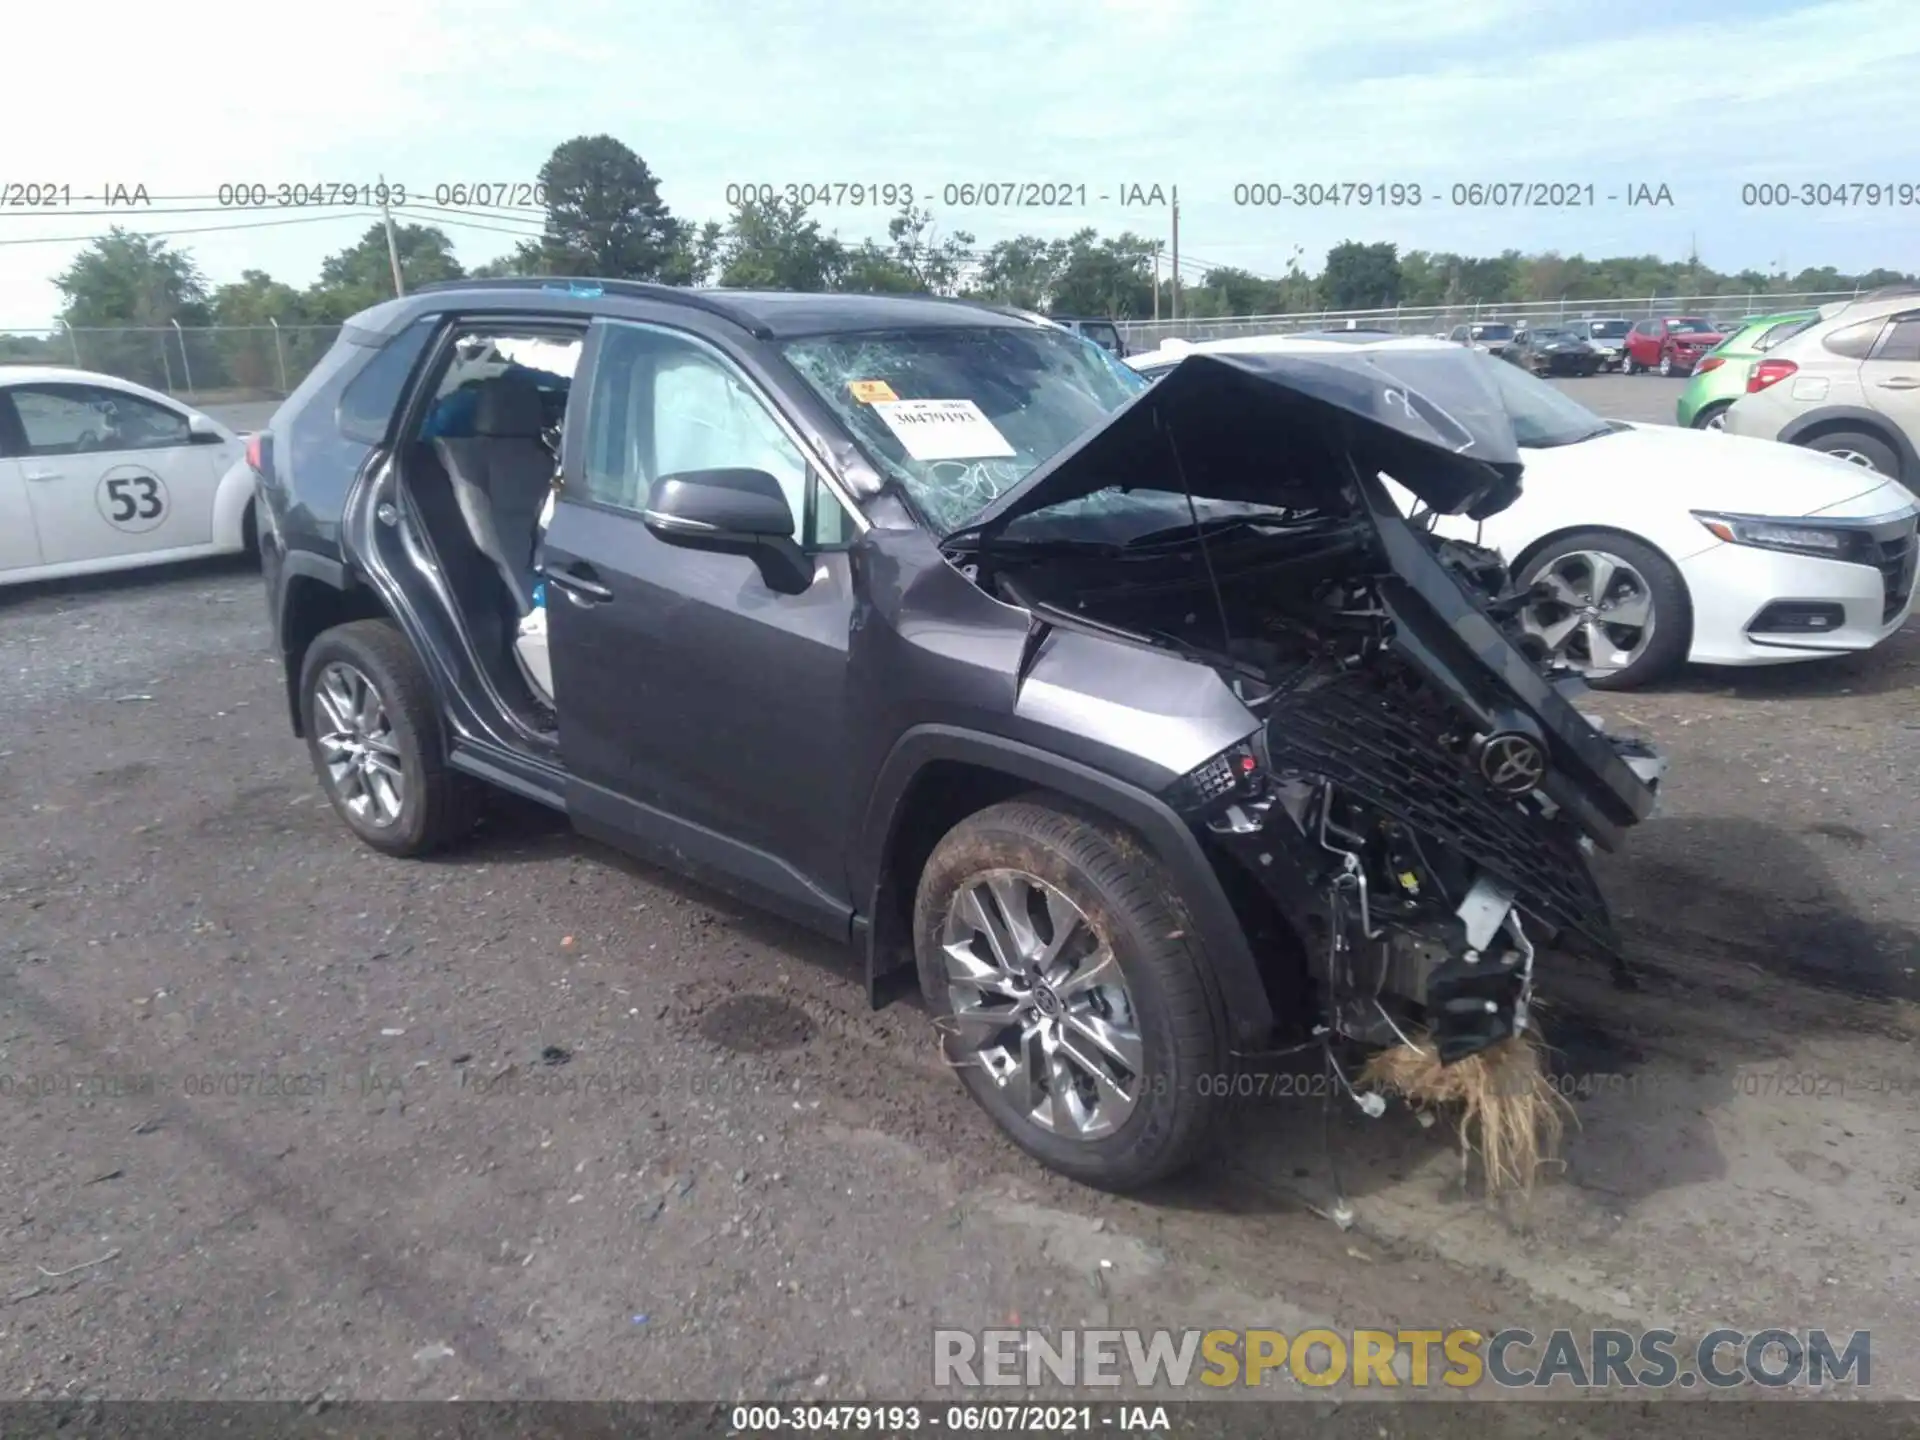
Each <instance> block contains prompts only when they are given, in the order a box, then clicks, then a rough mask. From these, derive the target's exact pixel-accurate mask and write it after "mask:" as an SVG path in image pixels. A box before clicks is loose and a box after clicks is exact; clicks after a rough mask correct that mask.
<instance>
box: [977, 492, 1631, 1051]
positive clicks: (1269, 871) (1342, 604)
mask: <svg viewBox="0 0 1920 1440" xmlns="http://www.w3.org/2000/svg"><path fill="white" fill-rule="evenodd" d="M1348 493H1349V495H1350V496H1352V495H1353V492H1351V491H1350V492H1348ZM1354 498H1356V499H1358V498H1360V497H1354ZM1385 527H1397V528H1396V529H1395V534H1394V536H1393V537H1391V538H1392V539H1394V540H1395V541H1396V542H1397V543H1400V544H1402V545H1405V544H1409V543H1410V544H1412V545H1415V546H1417V547H1419V549H1420V551H1421V552H1422V553H1423V555H1424V556H1425V557H1426V558H1425V564H1426V566H1427V568H1426V569H1425V570H1424V572H1423V573H1421V574H1418V575H1414V576H1409V574H1407V573H1406V571H1407V570H1408V569H1409V568H1410V567H1415V568H1417V566H1416V562H1415V561H1413V560H1412V559H1410V558H1409V557H1408V556H1407V555H1406V554H1404V553H1403V554H1402V555H1400V556H1397V557H1396V556H1393V555H1391V554H1390V553H1389V546H1388V545H1387V544H1383V541H1384V540H1388V539H1389V538H1390V537H1389V536H1387V535H1385V534H1383V524H1382V522H1381V520H1380V518H1379V516H1378V514H1377V513H1369V507H1368V506H1367V505H1366V504H1365V503H1358V504H1354V505H1351V506H1349V507H1342V508H1341V509H1340V510H1335V509H1334V508H1333V507H1329V508H1328V509H1327V510H1325V511H1318V510H1299V511H1287V510H1282V509H1278V508H1275V509H1273V510H1271V511H1269V512H1266V513H1253V514H1248V515H1245V516H1243V517H1240V518H1238V519H1226V520H1221V519H1216V520H1214V521H1212V522H1208V523H1207V524H1205V525H1204V526H1196V527H1195V528H1193V529H1189V530H1188V531H1186V532H1185V533H1184V534H1175V533H1173V532H1171V531H1169V532H1166V533H1165V534H1164V535H1153V536H1149V537H1147V538H1146V540H1145V542H1144V543H1136V544H1131V545H1123V546H1092V547H1087V548H1084V549H1082V550H1079V551H1076V549H1075V548H1074V547H1073V545H1072V544H1071V543H1060V542H1058V541H1056V542H1053V543H1046V542H1041V541H1037V540H1036V541H1033V542H1029V543H1022V542H1021V540H1020V539H1019V538H1018V537H1017V536H1009V537H1008V539H1007V541H1006V542H1005V543H1004V544H1003V545H1001V546H998V547H995V548H994V550H993V551H992V552H991V553H990V555H988V556H982V557H978V558H979V559H980V560H981V561H982V562H983V563H979V564H977V565H976V566H975V567H974V574H975V578H976V580H977V581H978V582H979V583H982V584H984V585H986V586H987V587H988V588H989V590H990V593H994V594H996V595H997V596H999V597H1000V598H1002V599H1005V600H1007V601H1009V602H1011V603H1015V604H1018V605H1020V606H1022V607H1023V608H1026V609H1028V610H1029V611H1030V612H1032V613H1033V614H1034V616H1035V617H1036V619H1037V620H1038V621H1039V622H1040V623H1041V624H1044V625H1063V626H1075V627H1094V628H1097V629H1098V630H1100V631H1101V632H1102V633H1107V634H1112V635H1114V636H1116V637H1122V636H1125V637H1131V638H1133V639H1134V640H1135V641H1136V642H1137V643H1145V644H1151V645H1154V646H1157V647H1165V648H1169V649H1172V650H1175V651H1177V652H1179V653H1182V654H1183V655H1186V656H1188V657H1189V658H1192V659H1195V660H1198V661H1200V662H1202V663H1205V664H1208V665H1209V666H1211V667H1213V668H1214V669H1215V670H1216V671H1217V673H1219V674H1220V675H1221V676H1222V678H1223V679H1224V680H1225V681H1226V682H1227V683H1228V684H1229V685H1230V686H1231V687H1232V689H1233V690H1234V692H1235V693H1236V694H1237V695H1238V697H1239V698H1240V700H1241V701H1242V703H1243V704H1245V706H1246V707H1247V710H1248V711H1249V713H1250V715H1251V716H1252V717H1253V718H1254V719H1255V720H1256V721H1257V722H1258V728H1256V729H1254V730H1253V731H1252V733H1250V734H1249V735H1248V736H1247V738H1246V739H1245V740H1244V741H1243V742H1242V743H1240V744H1239V745H1236V746H1235V747H1233V748H1232V749H1230V750H1228V751H1227V752H1225V753H1223V754H1221V755H1218V756H1216V757H1214V758H1213V759H1212V760H1210V761H1209V762H1208V763H1207V764H1206V765H1204V766H1202V767H1200V768H1199V769H1197V770H1195V771H1193V772H1191V773H1189V774H1187V775H1185V776H1184V777H1183V778H1182V779H1181V780H1180V781H1179V782H1178V783H1177V784H1176V785H1175V786H1174V787H1173V789H1172V790H1171V791H1170V792H1169V793H1168V795H1167V796H1166V798H1167V800H1168V802H1169V803H1170V804H1171V805H1172V806H1173V807H1174V808H1175V809H1176V810H1177V811H1178V812H1180V813H1181V814H1182V815H1183V816H1184V817H1186V818H1187V819H1188V821H1189V823H1190V824H1192V825H1193V826H1195V828H1196V829H1197V830H1199V831H1201V832H1203V833H1204V835H1205V836H1206V837H1207V839H1208V840H1209V842H1210V847H1209V848H1210V850H1211V852H1212V853H1213V854H1214V855H1215V856H1216V864H1219V865H1229V866H1234V867H1238V868H1239V869H1241V870H1243V871H1244V872H1245V873H1246V875H1248V876H1251V877H1252V878H1253V880H1254V881H1255V883H1256V884H1257V885H1258V886H1259V888H1260V889H1261V890H1262V891H1264V892H1265V893H1266V894H1267V895H1268V896H1269V897H1270V898H1271V899H1272V901H1273V902H1274V904H1275V906H1276V908H1277V909H1278V910H1279V911H1280V913H1282V914H1283V915H1285V916H1286V917H1287V919H1288V921H1289V924H1290V926H1291V928H1292V929H1293V930H1294V932H1295V934H1296V937H1297V938H1298V940H1299V941H1300V945H1301V949H1302V952H1303V954H1304V956H1305V960H1306V964H1307V968H1308V971H1309V974H1310V976H1311V983H1312V986H1313V990H1314V992H1315V1001H1316V1003H1315V1004H1314V1005H1313V1007H1312V1008H1313V1010H1314V1011H1315V1012H1316V1024H1317V1025H1318V1026H1319V1027H1324V1028H1325V1029H1327V1030H1330V1031H1331V1032H1333V1033H1335V1034H1338V1035H1341V1036H1344V1037H1347V1038H1349V1039H1351V1040H1354V1041H1357V1042H1360V1043H1362V1044H1363V1045H1369V1046H1385V1045H1392V1044H1395V1043H1396V1042H1397V1043H1401V1044H1406V1043H1409V1042H1408V1035H1409V1033H1410V1032H1413V1031H1416V1030H1417V1031H1422V1032H1424V1033H1426V1034H1427V1035H1429V1036H1431V1039H1432V1043H1433V1045H1434V1048H1436V1049H1437V1050H1438V1052H1439V1060H1440V1062H1441V1063H1442V1064H1448V1065H1450V1064H1452V1063H1454V1062H1457V1061H1459V1060H1461V1059H1464V1058H1466V1057H1468V1056H1472V1055H1475V1054H1478V1053H1480V1052H1482V1051H1484V1050H1486V1049H1488V1047H1490V1046H1493V1045H1496V1044H1497V1043H1499V1042H1500V1041H1502V1040H1505V1039H1507V1038H1509V1037H1513V1036H1517V1035H1520V1034H1521V1033H1522V1032H1524V1031H1526V1030H1527V1029H1528V1027H1529V1006H1530V1001H1531V996H1532V991H1533V983H1534V969H1535V953H1536V952H1535V948H1534V947H1535V943H1536V941H1539V942H1542V943H1544V942H1547V941H1558V942H1560V943H1562V944H1566V945H1573V946H1580V947H1583V948H1585V949H1587V950H1588V951H1590V952H1593V953H1597V954H1599V955H1602V956H1605V957H1609V958H1613V959H1615V960H1616V961H1617V958H1618V945H1617V941H1616V938H1615V936H1614V932H1613V928H1612V925H1611V922H1610V919H1609V917H1608V913H1607V907H1606V903H1605V900H1604V898H1603V897H1602V895H1601V893H1600V891H1599V889H1598V887H1597V885H1596V884H1595V881H1594V879H1593V876H1592V873H1591V871H1590V869H1589V866H1588V863H1587V857H1588V854H1589V852H1590V851H1591V850H1592V848H1593V847H1594V846H1595V844H1596V843H1598V844H1601V845H1605V846H1607V847H1608V848H1611V845H1612V843H1613V840H1614V838H1615V837H1616V834H1617V827H1618V825H1619V824H1621V823H1632V820H1633V819H1634V818H1637V817H1632V816H1628V815H1625V814H1622V813H1615V814H1614V815H1612V816H1611V817H1609V816H1608V815H1606V814H1603V813H1600V812H1601V811H1602V810H1603V809H1604V806H1596V805H1595V804H1593V803H1592V800H1591V795H1592V793H1593V792H1595V791H1596V790H1597V789H1599V788H1600V787H1596V786H1593V785H1591V784H1588V785H1585V786H1582V785H1579V784H1575V783H1572V782H1571V781H1570V780H1569V777H1568V775H1567V774H1566V773H1565V772H1568V771H1578V770H1580V768H1581V764H1582V763H1583V762H1584V763H1586V764H1589V765H1591V764H1593V763H1596V762H1595V756H1594V755H1593V754H1592V753H1591V747H1592V746H1593V745H1594V744H1595V743H1599V744H1601V745H1602V746H1603V747H1604V750H1605V751H1606V752H1609V753H1610V755H1611V756H1615V757H1618V758H1619V759H1620V760H1624V761H1625V763H1626V765H1627V767H1628V768H1629V769H1630V770H1631V772H1632V775H1633V776H1637V777H1638V778H1639V780H1640V781H1643V782H1646V783H1647V784H1649V785H1651V784H1655V783H1657V779H1658V775H1659V771H1660V769H1661V767H1662V764H1663V762H1662V761H1661V760H1660V759H1659V758H1658V757H1657V756H1656V755H1655V754H1654V752H1653V751H1652V750H1651V749H1649V748H1648V747H1645V746H1643V745H1640V744H1638V742H1635V741H1631V740H1624V741H1606V740H1603V739H1602V737H1601V736H1600V735H1599V732H1598V730H1597V727H1596V726H1595V725H1594V723H1593V722H1592V721H1590V720H1588V719H1587V718H1586V717H1584V716H1581V715H1580V714H1579V713H1578V712H1577V711H1575V710H1573V708H1572V707H1571V705H1570V704H1568V703H1566V701H1565V699H1564V697H1563V695H1562V693H1561V689H1563V688H1572V687H1574V686H1576V685H1577V681H1575V680H1572V679H1571V678H1570V677H1565V676H1554V675H1552V674H1550V673H1549V672H1548V671H1547V670H1546V669H1545V668H1544V665H1543V662H1542V661H1541V659H1540V658H1539V652H1538V651H1537V650H1534V649H1531V648H1530V642H1529V640H1528V638H1527V637H1526V636H1525V635H1524V633H1523V632H1522V631H1521V629H1520V627H1519V624H1518V621H1517V619H1516V618H1515V617H1516V616H1517V613H1518V610H1519V608H1520V606H1521V605H1522V604H1523V603H1524V601H1525V599H1526V595H1525V593H1524V592H1519V593H1510V592H1509V587H1508V577H1507V568H1506V565H1505V564H1504V562H1503V561H1502V559H1501V557H1500V556H1499V555H1498V554H1497V553H1495V552H1493V551H1490V550H1486V549H1482V548H1480V547H1477V546H1473V545H1467V544H1463V543H1461V542H1458V541H1449V540H1440V539H1437V538H1436V537H1434V536H1432V535H1431V534H1430V533H1427V532H1426V531H1425V530H1424V529H1423V528H1421V527H1419V526H1417V525H1407V524H1404V523H1403V522H1401V521H1400V520H1399V519H1398V517H1397V516H1395V517H1394V518H1393V519H1391V520H1388V521H1386V522H1385ZM1396 561H1397V563H1396ZM1448 603H1451V604H1453V605H1456V606H1457V607H1459V609H1460V611H1461V612H1462V613H1463V614H1467V613H1468V612H1470V614H1469V615H1468V619H1469V621H1470V620H1471V618H1472V617H1478V619H1479V621H1480V622H1481V623H1482V625H1483V626H1485V627H1491V631H1492V633H1490V634H1487V633H1483V634H1481V636H1480V641H1479V651H1480V653H1479V656H1478V658H1480V659H1481V660H1482V661H1483V662H1484V661H1485V660H1486V659H1487V657H1488V655H1489V654H1490V653H1491V652H1493V651H1496V650H1500V649H1505V651H1506V655H1505V658H1506V660H1507V662H1508V670H1507V673H1506V674H1505V675H1504V676H1503V675H1502V674H1501V672H1500V671H1499V669H1498V668H1497V667H1490V666H1486V665H1483V666H1481V667H1474V666H1471V665H1467V664H1462V663H1458V660H1459V657H1458V656H1457V654H1456V655H1449V654H1448V653H1447V649H1446V647H1447V644H1448V643H1449V638H1450V637H1451V643H1452V644H1453V645H1454V646H1455V647H1456V650H1457V647H1458V645H1459V640H1458V635H1459V634H1460V633H1461V632H1463V631H1466V632H1470V631H1471V630H1472V627H1471V624H1470V623H1467V622H1462V623H1460V624H1457V625H1454V626H1453V627H1452V628H1451V630H1450V631H1449V630H1448V627H1446V626H1443V625H1437V624H1436V623H1434V619H1435V615H1436V604H1437V606H1438V607H1439V608H1440V609H1444V607H1445V606H1446V605H1447V604H1448ZM1443 631H1445V632H1447V633H1442V632H1443ZM1507 647H1510V648H1507ZM1449 660H1452V661H1454V663H1449ZM1514 667H1519V668H1522V669H1524V670H1525V671H1526V672H1527V674H1528V676H1529V677H1530V678H1531V679H1532V681H1533V682H1534V683H1535V684H1536V685H1537V686H1539V687H1541V688H1542V689H1545V690H1548V691H1550V692H1551V699H1550V701H1542V700H1540V697H1538V696H1536V697H1535V698H1536V702H1537V703H1543V704H1547V706H1548V708H1549V709H1554V710H1555V713H1553V714H1550V715H1544V716H1543V715H1542V714H1541V713H1539V712H1538V711H1536V710H1535V709H1533V708H1532V707H1530V706H1529V705H1528V704H1527V702H1526V701H1525V700H1524V699H1523V698H1522V697H1521V696H1520V695H1518V694H1516V693H1514V691H1513V689H1512V688H1511V687H1510V685H1509V684H1506V683H1502V682H1503V680H1506V681H1511V680H1512V678H1513V669H1514ZM1556 685H1558V686H1560V687H1561V689H1557V688H1554V687H1555V686H1556ZM1522 688H1524V687H1522ZM1556 707H1557V708H1556ZM1569 717H1571V722H1570V723H1571V727H1577V728H1571V729H1570V728H1569ZM1556 722H1557V723H1558V725H1559V726H1560V727H1561V728H1560V732H1559V733H1556V729H1555V725H1556ZM1578 742H1585V745H1586V747H1587V752H1586V753H1584V755H1583V757H1582V758H1580V759H1576V758H1574V757H1573V756H1571V755H1570V754H1569V753H1568V751H1569V750H1570V749H1571V748H1572V745H1573V744H1577V743H1578ZM1600 763H1604V761H1602V762H1600ZM1556 772H1561V773H1558V774H1556ZM1617 778H1618V777H1617V776H1616V779H1617ZM1627 783H1628V784H1629V785H1631V784H1633V781H1632V780H1631V779H1629V780H1628V782H1627ZM1556 793H1557V794H1559V795H1560V797H1561V798H1560V799H1558V800H1556V798H1554V797H1555V794H1556Z"/></svg>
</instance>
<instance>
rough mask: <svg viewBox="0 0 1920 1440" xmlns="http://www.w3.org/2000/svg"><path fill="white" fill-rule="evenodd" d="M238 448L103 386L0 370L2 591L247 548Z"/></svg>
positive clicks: (103, 379) (152, 401)
mask: <svg viewBox="0 0 1920 1440" xmlns="http://www.w3.org/2000/svg"><path fill="white" fill-rule="evenodd" d="M253 487H254V476H253V470H252V468H251V467H250V466H249V465H248V464H247V459H246V441H245V439H244V437H242V436H240V435H237V434H235V433H234V432H233V431H232V430H230V429H228V428H227V427H226V426H225V425H222V424H221V423H220V422H219V421H218V420H215V419H214V418H213V417H212V416H210V415H203V414H201V413H200V412H199V411H198V410H194V409H190V408H189V407H187V406H185V405H182V404H181V403H180V402H179V401H177V400H173V399H170V398H169V397H167V396H165V395H162V394H160V393H159V392H158V391H154V390H149V389H147V388H145V387H144V386H141V385H135V384H133V383H132V382H131V381H127V380H120V379H117V378H115V377H114V376H111V375H97V374H94V373H92V372H90V371H86V370H66V369H59V368H55V367H41V366H26V365H6V366H0V585H12V584H18V583H20V582H22V581H26V580H52V579H57V578H59V577H61V576H66V575H92V574H98V573H100V572H103V571H107V570H126V569H131V568H133V567H134V566H137V565H159V564H165V563H167V562H169V561H174V560H193V559H198V558H200V557H202V556H208V555H227V554H233V553H237V552H239V551H242V550H246V549H249V548H250V547H251V546H252V543H253V514H252V507H253Z"/></svg>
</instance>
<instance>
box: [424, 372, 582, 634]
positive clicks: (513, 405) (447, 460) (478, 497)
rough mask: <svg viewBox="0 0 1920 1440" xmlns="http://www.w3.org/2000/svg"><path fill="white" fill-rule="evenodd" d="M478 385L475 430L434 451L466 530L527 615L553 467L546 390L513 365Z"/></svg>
mask: <svg viewBox="0 0 1920 1440" xmlns="http://www.w3.org/2000/svg"><path fill="white" fill-rule="evenodd" d="M477 390H478V393H477V395H476V397H475V403H474V411H473V433H472V435H471V436H466V437H461V438H446V437H442V438H437V439H435V440H434V441H433V442H432V444H433V449H434V453H435V455H436V456H437V457H438V458H439V461H440V464H441V465H442V467H444V468H445V470H446V473H447V477H448V479H449V480H450V481H451V483H452V487H453V494H454V498H455V500H456V501H457V502H458V504H459V508H460V518H461V520H462V522H463V523H464V524H465V526H466V529H467V533H468V534H469V535H470V536H471V537H472V539H473V543H474V545H475V546H476V547H477V548H478V549H479V550H480V552H481V553H482V554H483V555H485V556H486V557H487V558H488V559H489V560H491V561H492V562H493V565H494V567H495V568H496V569H497V570H498V571H499V572H500V576H501V578H502V579H503V580H504V581H506V584H507V588H508V590H509V591H510V592H511V593H512V595H513V597H514V600H515V601H516V602H517V603H518V605H519V607H520V613H521V614H523V615H524V614H526V613H528V612H529V611H531V610H532V609H533V587H534V580H535V576H534V568H533V552H534V541H535V538H536V532H537V530H538V528H539V522H540V510H541V507H542V506H543V505H544V504H545V503H546V499H547V494H548V492H549V491H550V490H551V489H552V487H553V473H554V457H553V452H552V451H550V450H548V449H547V447H546V444H545V443H544V442H543V441H542V440H541V438H540V437H541V431H542V429H543V428H544V425H545V413H544V410H543V407H542V402H541V398H540V389H539V387H538V386H537V385H536V384H535V383H534V381H533V380H532V378H531V377H529V376H527V375H526V374H524V373H518V372H515V371H511V370H510V371H508V372H506V373H505V374H501V375H496V376H493V377H492V378H490V379H487V380H483V381H481V382H480V384H479V386H478V387H477Z"/></svg>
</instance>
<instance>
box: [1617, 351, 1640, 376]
mask: <svg viewBox="0 0 1920 1440" xmlns="http://www.w3.org/2000/svg"><path fill="white" fill-rule="evenodd" d="M1620 373H1621V374H1622V375H1638V374H1639V373H1640V367H1639V366H1638V365H1636V364H1634V363H1633V356H1632V355H1630V354H1628V353H1626V352H1625V351H1622V352H1621V355H1620Z"/></svg>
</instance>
